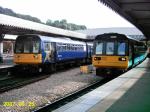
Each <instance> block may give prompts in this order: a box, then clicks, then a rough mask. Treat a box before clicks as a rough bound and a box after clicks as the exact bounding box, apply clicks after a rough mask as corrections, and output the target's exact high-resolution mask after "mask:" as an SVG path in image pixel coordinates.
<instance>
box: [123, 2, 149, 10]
mask: <svg viewBox="0 0 150 112" xmlns="http://www.w3.org/2000/svg"><path fill="white" fill-rule="evenodd" d="M121 8H122V10H123V11H150V2H149V3H146V2H143V3H139V2H135V3H124V4H122V5H121Z"/></svg>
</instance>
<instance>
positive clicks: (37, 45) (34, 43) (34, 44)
mask: <svg viewBox="0 0 150 112" xmlns="http://www.w3.org/2000/svg"><path fill="white" fill-rule="evenodd" d="M39 48H40V44H39V42H37V41H33V53H38V52H39Z"/></svg>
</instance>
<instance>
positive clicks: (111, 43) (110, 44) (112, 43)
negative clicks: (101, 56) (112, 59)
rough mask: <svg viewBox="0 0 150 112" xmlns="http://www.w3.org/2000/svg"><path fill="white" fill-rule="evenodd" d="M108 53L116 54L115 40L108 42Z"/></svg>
mask: <svg viewBox="0 0 150 112" xmlns="http://www.w3.org/2000/svg"><path fill="white" fill-rule="evenodd" d="M106 54H108V55H112V54H114V42H107V43H106Z"/></svg>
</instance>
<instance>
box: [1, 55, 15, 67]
mask: <svg viewBox="0 0 150 112" xmlns="http://www.w3.org/2000/svg"><path fill="white" fill-rule="evenodd" d="M14 65H15V64H14V63H13V57H8V58H3V61H2V62H0V69H4V68H9V67H13V66H14Z"/></svg>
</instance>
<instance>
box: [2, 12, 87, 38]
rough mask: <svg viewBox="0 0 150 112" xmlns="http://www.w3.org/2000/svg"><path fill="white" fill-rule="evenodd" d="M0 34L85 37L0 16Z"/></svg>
mask: <svg viewBox="0 0 150 112" xmlns="http://www.w3.org/2000/svg"><path fill="white" fill-rule="evenodd" d="M0 34H12V35H21V34H41V35H47V36H55V37H56V36H65V37H70V38H73V39H86V37H87V36H86V35H85V34H82V33H78V32H74V31H69V30H64V29H60V28H55V27H51V26H47V25H44V24H40V23H36V22H31V21H28V20H24V19H20V18H16V17H11V16H7V15H3V14H0Z"/></svg>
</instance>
